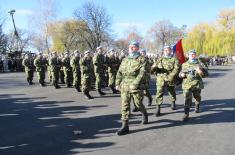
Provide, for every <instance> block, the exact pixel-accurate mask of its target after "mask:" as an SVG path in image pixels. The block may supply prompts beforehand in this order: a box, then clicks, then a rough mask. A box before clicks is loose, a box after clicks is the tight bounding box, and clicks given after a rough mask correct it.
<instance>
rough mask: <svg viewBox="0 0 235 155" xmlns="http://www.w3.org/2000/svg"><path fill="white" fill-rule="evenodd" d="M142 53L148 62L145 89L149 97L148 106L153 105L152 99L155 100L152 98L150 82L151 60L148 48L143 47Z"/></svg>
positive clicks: (145, 93)
mask: <svg viewBox="0 0 235 155" xmlns="http://www.w3.org/2000/svg"><path fill="white" fill-rule="evenodd" d="M140 54H141V55H142V56H143V57H145V59H146V63H147V67H146V69H147V71H146V75H145V89H144V95H145V96H146V97H148V106H151V105H152V101H153V98H152V95H151V93H150V91H149V84H150V80H151V66H152V65H151V60H150V59H149V58H148V57H147V55H146V50H145V49H142V50H141V51H140Z"/></svg>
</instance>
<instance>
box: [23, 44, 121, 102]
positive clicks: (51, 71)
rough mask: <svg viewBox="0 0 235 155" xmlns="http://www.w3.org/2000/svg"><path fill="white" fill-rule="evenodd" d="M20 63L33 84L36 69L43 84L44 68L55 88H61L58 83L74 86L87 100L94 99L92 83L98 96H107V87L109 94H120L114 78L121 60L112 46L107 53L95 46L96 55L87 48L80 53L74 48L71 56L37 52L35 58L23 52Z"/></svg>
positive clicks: (66, 53)
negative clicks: (107, 87)
mask: <svg viewBox="0 0 235 155" xmlns="http://www.w3.org/2000/svg"><path fill="white" fill-rule="evenodd" d="M22 64H23V66H24V67H25V72H26V77H27V82H28V83H29V85H32V84H33V76H34V72H35V71H36V72H37V76H38V80H39V84H40V85H41V86H42V87H45V86H46V82H45V77H46V71H47V72H48V74H47V75H48V80H49V83H52V85H53V86H54V87H55V89H59V88H61V87H60V86H59V84H60V83H61V84H66V86H67V87H68V88H69V87H72V86H73V87H74V88H75V89H76V90H77V92H82V93H83V94H84V96H85V97H86V98H87V99H93V97H92V96H91V95H90V93H89V92H90V91H91V90H92V84H95V88H96V90H97V92H98V94H99V95H100V96H103V95H106V93H105V92H103V91H102V88H104V87H106V86H109V87H110V89H111V91H112V93H114V94H116V93H119V91H117V90H116V89H115V79H116V73H117V71H118V68H119V65H120V60H119V57H118V54H117V53H116V52H115V51H114V50H113V49H112V50H110V51H109V52H108V53H107V54H106V55H105V54H104V50H103V47H101V46H99V47H97V49H96V53H95V54H93V53H92V52H91V51H89V50H88V51H85V52H84V53H83V54H82V53H81V52H79V51H78V50H76V51H74V52H73V54H72V55H69V52H65V53H63V54H61V55H59V56H58V54H57V52H51V53H50V54H49V55H48V56H44V55H43V54H42V53H39V54H38V55H37V57H36V58H35V59H33V58H32V56H31V55H30V54H26V55H25V58H24V60H23V63H22ZM107 76H108V77H107Z"/></svg>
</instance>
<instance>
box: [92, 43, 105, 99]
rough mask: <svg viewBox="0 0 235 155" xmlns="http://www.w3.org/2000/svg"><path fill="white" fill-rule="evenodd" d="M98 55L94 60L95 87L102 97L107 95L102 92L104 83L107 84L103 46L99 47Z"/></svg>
mask: <svg viewBox="0 0 235 155" xmlns="http://www.w3.org/2000/svg"><path fill="white" fill-rule="evenodd" d="M96 50H97V53H96V55H95V56H94V58H93V64H94V72H95V86H96V90H97V91H98V93H99V94H100V95H105V93H104V92H103V91H101V87H102V82H105V68H106V66H105V57H104V55H103V49H102V47H101V46H99V47H97V49H96Z"/></svg>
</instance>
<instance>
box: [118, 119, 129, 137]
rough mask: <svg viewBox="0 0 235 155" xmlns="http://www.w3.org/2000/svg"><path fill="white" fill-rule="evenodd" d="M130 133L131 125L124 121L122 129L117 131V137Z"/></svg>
mask: <svg viewBox="0 0 235 155" xmlns="http://www.w3.org/2000/svg"><path fill="white" fill-rule="evenodd" d="M128 133H129V125H128V120H124V121H122V127H121V128H120V129H119V130H118V131H117V135H118V136H121V135H125V134H128Z"/></svg>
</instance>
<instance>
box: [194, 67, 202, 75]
mask: <svg viewBox="0 0 235 155" xmlns="http://www.w3.org/2000/svg"><path fill="white" fill-rule="evenodd" d="M195 70H196V72H197V73H198V74H200V75H201V74H203V72H202V70H201V68H199V67H197V68H196V69H195Z"/></svg>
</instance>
